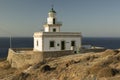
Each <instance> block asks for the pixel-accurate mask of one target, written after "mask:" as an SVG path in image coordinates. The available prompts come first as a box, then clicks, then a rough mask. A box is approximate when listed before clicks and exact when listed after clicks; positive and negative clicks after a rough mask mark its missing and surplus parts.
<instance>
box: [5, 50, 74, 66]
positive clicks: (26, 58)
mask: <svg viewBox="0 0 120 80" xmlns="http://www.w3.org/2000/svg"><path fill="white" fill-rule="evenodd" d="M71 54H74V53H73V51H72V50H66V51H48V52H47V51H45V52H40V51H32V50H31V51H30V49H28V51H27V49H25V51H24V49H23V48H22V49H21V48H17V49H9V51H8V57H7V61H9V63H10V64H11V67H12V68H22V67H26V66H30V65H33V64H37V63H39V62H42V61H44V59H46V58H50V57H60V56H65V55H71Z"/></svg>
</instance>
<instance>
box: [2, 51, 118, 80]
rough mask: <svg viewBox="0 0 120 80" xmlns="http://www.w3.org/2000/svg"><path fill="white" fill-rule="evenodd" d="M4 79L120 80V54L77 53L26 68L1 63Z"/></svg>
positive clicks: (108, 52) (111, 52)
mask: <svg viewBox="0 0 120 80" xmlns="http://www.w3.org/2000/svg"><path fill="white" fill-rule="evenodd" d="M0 70H1V71H0V80H120V52H119V51H118V50H106V51H104V52H99V53H93V52H90V53H85V54H75V55H69V56H64V57H59V58H50V59H46V60H45V61H44V62H41V63H38V64H35V65H31V66H30V65H29V66H26V67H24V68H23V69H19V70H18V69H13V68H10V65H9V63H8V62H7V61H1V62H0Z"/></svg>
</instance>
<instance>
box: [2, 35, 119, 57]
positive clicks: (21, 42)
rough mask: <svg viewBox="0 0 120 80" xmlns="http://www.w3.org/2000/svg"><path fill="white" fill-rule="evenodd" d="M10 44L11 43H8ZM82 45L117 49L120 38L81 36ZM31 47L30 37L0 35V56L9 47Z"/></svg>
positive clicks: (4, 55) (6, 52) (5, 53)
mask: <svg viewBox="0 0 120 80" xmlns="http://www.w3.org/2000/svg"><path fill="white" fill-rule="evenodd" d="M10 44H11V45H10ZM82 45H92V46H99V47H104V48H106V49H119V48H120V38H103V37H99V38H97V37H83V38H82ZM10 47H11V48H33V38H32V37H11V38H10V37H0V58H7V55H8V49H9V48H10Z"/></svg>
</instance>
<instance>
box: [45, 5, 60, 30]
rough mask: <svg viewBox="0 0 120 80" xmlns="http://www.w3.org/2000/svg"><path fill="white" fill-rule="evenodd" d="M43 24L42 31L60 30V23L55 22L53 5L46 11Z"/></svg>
mask: <svg viewBox="0 0 120 80" xmlns="http://www.w3.org/2000/svg"><path fill="white" fill-rule="evenodd" d="M43 26H44V32H60V27H61V26H62V24H61V23H60V22H57V19H56V11H55V10H54V9H53V7H52V8H51V10H50V11H49V12H48V18H47V22H46V23H45V24H44V25H43Z"/></svg>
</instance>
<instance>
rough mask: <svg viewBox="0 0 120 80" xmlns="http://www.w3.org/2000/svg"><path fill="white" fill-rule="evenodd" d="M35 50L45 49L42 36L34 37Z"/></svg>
mask: <svg viewBox="0 0 120 80" xmlns="http://www.w3.org/2000/svg"><path fill="white" fill-rule="evenodd" d="M34 51H43V38H42V37H34Z"/></svg>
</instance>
